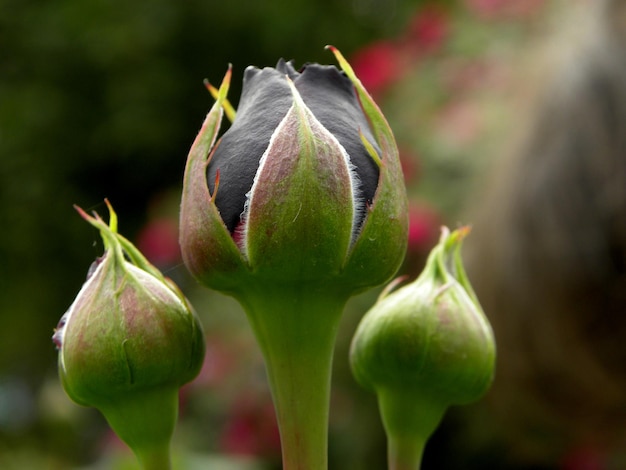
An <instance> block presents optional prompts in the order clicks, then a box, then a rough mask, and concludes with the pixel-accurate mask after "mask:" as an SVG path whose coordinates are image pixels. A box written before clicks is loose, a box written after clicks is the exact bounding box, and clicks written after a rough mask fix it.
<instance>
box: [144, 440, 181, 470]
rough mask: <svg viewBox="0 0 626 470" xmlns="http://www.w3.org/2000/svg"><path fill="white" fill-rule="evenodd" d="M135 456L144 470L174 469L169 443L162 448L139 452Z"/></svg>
mask: <svg viewBox="0 0 626 470" xmlns="http://www.w3.org/2000/svg"><path fill="white" fill-rule="evenodd" d="M135 455H136V457H137V460H139V463H140V464H141V468H142V470H171V468H172V465H171V462H172V459H171V457H170V447H169V443H166V444H164V445H163V446H161V447H155V448H149V449H140V450H137V451H135Z"/></svg>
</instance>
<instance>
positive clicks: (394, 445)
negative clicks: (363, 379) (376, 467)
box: [377, 389, 446, 470]
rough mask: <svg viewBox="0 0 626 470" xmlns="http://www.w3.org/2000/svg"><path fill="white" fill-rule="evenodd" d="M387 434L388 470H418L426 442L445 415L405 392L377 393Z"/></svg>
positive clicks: (417, 395)
mask: <svg viewBox="0 0 626 470" xmlns="http://www.w3.org/2000/svg"><path fill="white" fill-rule="evenodd" d="M377 395H378V405H379V408H380V415H381V418H382V421H383V425H384V427H385V433H386V434H387V462H388V467H389V470H419V468H420V466H421V463H422V455H423V453H424V447H425V446H426V442H427V441H428V439H429V438H430V436H431V435H432V434H433V432H434V431H435V429H437V426H439V423H440V422H441V419H442V418H443V414H444V412H445V410H446V409H445V407H442V406H440V405H438V404H437V403H435V402H434V401H432V400H428V399H425V398H424V397H421V396H419V394H415V393H411V392H408V391H406V390H389V389H381V390H377Z"/></svg>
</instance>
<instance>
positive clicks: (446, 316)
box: [350, 228, 495, 442]
mask: <svg viewBox="0 0 626 470" xmlns="http://www.w3.org/2000/svg"><path fill="white" fill-rule="evenodd" d="M467 231H468V230H467V229H460V230H457V231H454V232H452V233H450V232H449V231H448V230H447V229H445V228H444V229H443V233H442V236H441V239H440V241H439V243H438V245H436V246H435V248H434V249H433V250H432V251H431V253H430V256H429V258H428V261H427V263H426V267H425V269H424V271H423V272H422V274H421V275H420V276H419V277H418V278H417V279H416V280H415V281H414V282H413V283H411V284H409V285H407V286H405V287H402V288H400V289H398V290H397V291H395V292H392V293H390V294H388V295H383V296H382V298H381V299H379V301H378V302H377V303H376V304H375V305H374V306H373V307H372V308H371V309H370V310H369V312H368V313H367V314H366V315H365V316H364V317H363V319H362V321H361V323H360V324H359V326H358V328H357V331H356V333H355V335H354V338H353V341H352V345H351V350H350V361H351V366H352V371H353V374H354V376H355V378H356V380H357V381H358V382H359V383H360V384H361V385H363V386H364V387H367V388H370V389H372V390H374V391H375V392H376V393H377V395H378V398H379V404H380V408H381V414H382V417H383V423H384V424H385V428H386V431H387V433H388V435H389V436H390V439H391V440H394V442H396V441H401V442H406V440H407V436H411V437H412V438H415V439H417V440H420V439H421V440H422V442H425V440H426V439H427V438H428V437H429V436H430V434H431V433H432V432H433V431H434V429H435V428H436V427H437V425H438V424H439V421H440V419H441V417H442V416H443V413H444V412H445V410H446V409H447V407H449V406H450V405H461V404H466V403H469V402H471V401H474V400H476V399H478V398H479V397H480V396H482V395H483V394H484V393H485V391H486V390H487V389H488V388H489V386H490V384H491V381H492V378H493V371H494V361H495V342H494V337H493V333H492V330H491V326H490V325H489V322H488V320H487V319H486V317H485V315H484V313H483V311H482V309H481V307H480V305H479V303H478V299H477V298H476V296H475V294H474V292H473V289H472V287H471V286H470V284H469V282H468V280H467V277H466V275H465V271H464V268H463V265H462V262H461V258H460V246H461V240H462V238H463V237H464V236H465V234H466V233H467Z"/></svg>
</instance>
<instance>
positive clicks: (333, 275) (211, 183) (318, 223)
mask: <svg viewBox="0 0 626 470" xmlns="http://www.w3.org/2000/svg"><path fill="white" fill-rule="evenodd" d="M333 51H334V52H335V53H336V55H337V57H338V59H339V62H340V64H341V66H342V68H343V70H344V71H343V72H341V71H340V70H338V69H337V68H335V67H334V66H322V65H319V64H308V65H305V66H304V67H303V68H302V69H300V70H296V69H295V68H294V66H293V63H292V62H285V61H283V60H281V61H279V62H278V65H277V66H276V68H269V67H268V68H264V69H262V70H260V69H257V68H255V67H248V69H247V70H246V72H245V76H244V83H243V91H242V95H241V99H240V102H239V109H238V110H237V113H236V117H235V118H234V122H233V124H232V126H231V127H230V129H228V131H226V133H225V134H224V135H223V136H222V138H221V139H220V140H219V141H218V142H217V144H215V140H216V135H217V132H218V129H219V122H220V120H221V114H222V107H223V105H224V103H225V100H226V98H225V97H226V92H227V89H228V83H229V80H230V71H229V73H228V74H227V77H226V78H225V80H224V83H223V85H222V87H221V88H220V93H219V96H218V99H217V102H216V105H215V106H214V107H213V109H212V110H211V111H210V112H209V115H208V116H207V119H206V121H205V124H204V126H203V128H202V130H201V131H200V134H199V136H198V138H197V139H196V142H194V145H193V147H192V149H191V152H190V155H189V159H188V162H187V169H186V174H185V182H184V189H183V199H182V210H181V248H182V252H183V258H184V260H185V264H186V265H187V267H188V268H189V270H190V271H191V272H192V273H193V274H194V275H195V276H196V277H197V278H198V279H199V280H200V281H201V282H203V283H205V284H206V285H208V286H210V287H214V288H217V289H222V290H227V291H228V290H237V288H238V287H237V286H240V285H243V284H245V283H246V282H247V279H249V275H251V276H252V277H256V278H260V279H267V280H271V281H273V280H278V281H288V282H293V281H305V282H306V281H324V280H329V279H332V280H333V282H335V283H336V282H339V283H342V284H345V286H346V289H347V290H352V291H358V290H361V289H363V288H365V287H369V286H374V285H377V284H380V283H382V282H384V281H385V280H387V279H388V278H389V277H390V276H392V275H393V273H394V272H395V271H396V269H397V268H398V266H399V264H400V263H401V261H402V259H403V256H404V252H405V247H406V235H407V215H406V195H405V190H404V184H403V180H402V174H401V170H400V165H399V159H398V152H397V148H396V145H395V141H394V139H393V136H392V134H391V131H390V129H389V127H388V125H387V123H386V121H385V119H384V117H383V116H382V114H381V113H380V110H379V109H378V107H377V106H376V105H375V103H374V102H373V101H372V99H371V97H370V96H369V95H368V94H367V92H366V91H365V89H364V88H363V87H362V85H361V83H360V82H359V81H358V79H357V78H356V77H355V76H354V73H353V72H352V70H351V69H350V66H349V65H348V64H347V62H345V60H344V59H343V57H341V55H340V54H339V53H338V52H337V51H336V50H334V49H333Z"/></svg>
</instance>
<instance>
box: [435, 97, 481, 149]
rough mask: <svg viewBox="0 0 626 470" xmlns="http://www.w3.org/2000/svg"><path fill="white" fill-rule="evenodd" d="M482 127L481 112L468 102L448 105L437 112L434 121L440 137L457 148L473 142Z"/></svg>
mask: <svg viewBox="0 0 626 470" xmlns="http://www.w3.org/2000/svg"><path fill="white" fill-rule="evenodd" d="M482 125H483V117H482V116H481V110H480V109H479V108H478V107H477V106H476V105H475V104H474V103H472V102H470V101H458V102H451V103H448V104H447V105H446V106H445V107H443V108H442V109H441V110H440V111H439V114H438V116H437V118H436V121H435V126H436V130H437V132H438V134H439V135H440V137H441V138H443V139H445V140H447V141H448V142H450V143H453V144H454V145H456V146H457V147H458V146H463V145H469V144H471V143H472V142H474V140H475V139H476V138H477V137H478V136H479V135H480V131H481V129H482Z"/></svg>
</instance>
